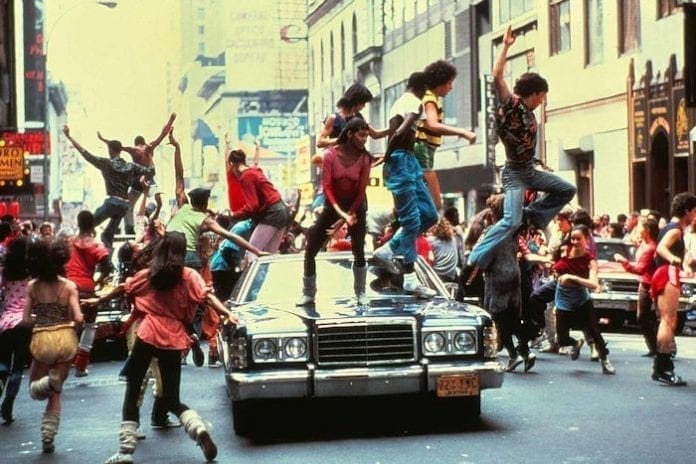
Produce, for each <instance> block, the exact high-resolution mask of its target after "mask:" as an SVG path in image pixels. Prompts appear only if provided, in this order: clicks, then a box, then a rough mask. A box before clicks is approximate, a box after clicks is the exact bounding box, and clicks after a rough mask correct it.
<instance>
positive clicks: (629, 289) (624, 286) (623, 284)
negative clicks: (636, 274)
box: [610, 280, 638, 293]
mask: <svg viewBox="0 0 696 464" xmlns="http://www.w3.org/2000/svg"><path fill="white" fill-rule="evenodd" d="M610 282H611V291H612V292H624V293H637V292H638V281H637V280H611V281H610Z"/></svg>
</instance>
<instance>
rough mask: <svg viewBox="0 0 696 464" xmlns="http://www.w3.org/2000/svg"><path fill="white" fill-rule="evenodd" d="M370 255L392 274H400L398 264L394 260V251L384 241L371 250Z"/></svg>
mask: <svg viewBox="0 0 696 464" xmlns="http://www.w3.org/2000/svg"><path fill="white" fill-rule="evenodd" d="M372 257H373V258H374V259H375V260H376V261H377V262H378V264H379V265H380V266H381V267H383V268H384V269H386V270H387V271H389V272H390V273H392V274H401V271H400V270H399V268H398V266H397V265H396V263H395V262H394V258H395V257H396V256H395V255H394V252H393V251H392V249H391V248H390V247H389V244H388V243H385V244H384V245H382V246H381V247H379V248H377V249H376V250H375V251H374V252H372Z"/></svg>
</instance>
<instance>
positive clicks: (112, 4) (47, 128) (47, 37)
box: [43, 0, 118, 221]
mask: <svg viewBox="0 0 696 464" xmlns="http://www.w3.org/2000/svg"><path fill="white" fill-rule="evenodd" d="M85 4H94V5H101V6H104V7H106V8H109V9H110V10H111V9H114V8H116V7H117V6H118V2H116V1H93V0H82V1H79V2H77V3H75V4H74V5H72V6H70V7H69V8H67V9H66V10H65V11H63V12H62V13H61V15H60V16H58V19H56V20H55V21H53V25H52V26H51V28H50V29H49V31H48V33H47V34H44V41H43V56H44V68H45V71H44V75H45V85H44V112H45V121H44V132H45V133H46V135H47V137H48V138H49V140H50V136H51V106H50V103H51V99H50V81H49V78H48V46H49V44H50V42H51V37H52V35H53V31H55V29H56V27H57V26H58V24H60V22H61V20H62V19H63V18H64V17H65V16H66V15H68V13H70V12H71V11H73V10H75V9H76V8H77V7H79V6H81V5H85ZM44 19H45V17H44ZM44 30H45V23H44ZM47 145H49V146H47V148H46V150H45V153H44V158H43V202H44V210H43V220H44V221H48V218H49V211H50V208H49V192H48V183H49V163H50V158H49V155H50V153H49V150H50V143H49V144H47Z"/></svg>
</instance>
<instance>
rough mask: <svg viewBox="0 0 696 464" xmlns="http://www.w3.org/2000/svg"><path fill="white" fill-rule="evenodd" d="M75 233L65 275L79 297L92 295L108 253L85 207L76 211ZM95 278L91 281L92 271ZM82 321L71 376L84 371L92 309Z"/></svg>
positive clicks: (108, 265) (92, 333)
mask: <svg viewBox="0 0 696 464" xmlns="http://www.w3.org/2000/svg"><path fill="white" fill-rule="evenodd" d="M77 226H78V228H79V232H78V234H77V235H76V236H75V237H73V238H72V240H71V241H70V259H69V260H68V262H67V263H66V265H65V275H66V277H67V278H68V279H70V280H72V281H73V282H75V285H77V291H78V292H79V295H80V298H90V297H94V290H95V289H96V287H97V285H101V283H102V282H103V281H104V280H105V279H106V278H107V277H108V276H109V275H110V274H111V271H112V270H113V265H112V264H111V253H110V252H109V250H108V249H107V248H106V247H105V246H104V245H103V244H102V243H101V242H100V241H98V240H97V239H95V238H94V236H95V232H94V215H93V214H92V213H91V212H89V211H86V210H85V211H80V212H79V213H78V215H77ZM96 272H98V278H97V280H96V281H95V280H94V276H95V273H96ZM84 316H85V323H84V328H83V329H82V335H81V336H80V344H79V346H78V349H77V355H76V356H75V377H84V376H86V375H87V374H88V371H87V365H88V364H89V354H90V352H91V351H92V345H93V344H94V336H95V333H96V331H97V325H96V324H95V319H96V317H97V312H96V309H92V310H85V312H84Z"/></svg>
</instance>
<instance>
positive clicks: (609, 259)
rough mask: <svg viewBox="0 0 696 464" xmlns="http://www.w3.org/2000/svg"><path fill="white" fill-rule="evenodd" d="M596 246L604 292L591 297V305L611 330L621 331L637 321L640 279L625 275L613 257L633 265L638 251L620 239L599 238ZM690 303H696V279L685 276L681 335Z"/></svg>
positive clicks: (680, 325) (680, 316)
mask: <svg viewBox="0 0 696 464" xmlns="http://www.w3.org/2000/svg"><path fill="white" fill-rule="evenodd" d="M595 242H596V244H597V267H598V277H599V284H600V286H601V290H600V291H599V292H593V293H592V294H591V296H592V302H593V303H594V306H595V309H596V310H597V315H598V317H599V318H600V321H608V323H609V325H610V326H611V327H612V328H621V327H623V325H624V323H625V322H626V321H629V322H634V321H635V316H636V308H637V305H638V282H639V276H638V275H637V274H632V273H630V272H626V271H625V270H624V268H623V266H622V265H621V264H620V263H617V262H616V261H614V254H616V253H618V254H620V255H622V256H624V257H625V258H626V259H628V260H629V261H634V260H635V253H636V249H635V246H633V245H632V244H630V243H627V242H624V241H623V240H621V239H611V238H596V239H595ZM690 300H692V301H696V279H694V278H693V277H689V276H687V275H686V274H682V296H681V299H680V306H679V327H678V332H681V329H682V328H683V326H684V321H685V315H686V311H688V309H689V308H690V307H691V305H692V304H691V303H690V302H689V301H690Z"/></svg>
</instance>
